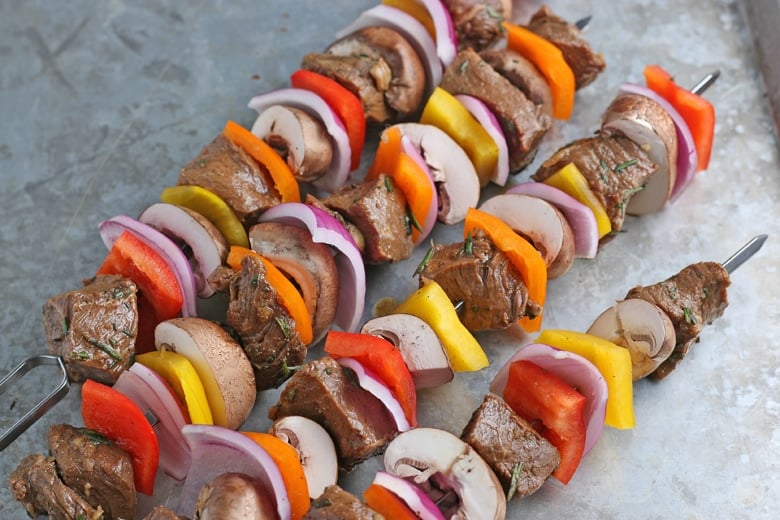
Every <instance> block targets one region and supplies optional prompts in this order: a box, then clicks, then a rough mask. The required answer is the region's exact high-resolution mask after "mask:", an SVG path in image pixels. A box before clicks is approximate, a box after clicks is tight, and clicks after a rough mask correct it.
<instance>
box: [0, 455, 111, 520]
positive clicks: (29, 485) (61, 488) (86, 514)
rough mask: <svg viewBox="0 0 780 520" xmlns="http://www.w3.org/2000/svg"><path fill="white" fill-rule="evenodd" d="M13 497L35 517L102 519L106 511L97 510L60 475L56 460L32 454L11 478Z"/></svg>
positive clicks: (54, 519) (63, 519) (58, 519)
mask: <svg viewBox="0 0 780 520" xmlns="http://www.w3.org/2000/svg"><path fill="white" fill-rule="evenodd" d="M8 482H9V484H10V486H11V494H12V495H13V497H14V498H15V499H16V500H18V501H19V502H21V503H22V505H23V506H24V509H25V510H26V511H27V514H28V515H30V517H31V518H35V517H36V516H41V515H49V517H50V518H51V519H52V520H73V519H74V518H79V519H82V518H83V519H84V520H102V518H103V510H102V509H101V508H100V507H98V508H93V507H92V506H91V505H89V503H88V502H87V501H86V500H84V498H83V497H82V496H81V495H79V494H78V493H77V492H76V491H74V490H73V489H71V488H69V487H68V486H66V485H65V483H63V482H62V480H61V479H60V477H59V476H58V475H57V468H56V466H55V464H54V457H46V456H44V455H41V454H38V453H36V454H33V455H28V456H26V457H25V458H24V459H22V461H21V462H20V463H19V465H18V466H17V467H16V469H14V471H13V473H11V477H10V478H9V479H8Z"/></svg>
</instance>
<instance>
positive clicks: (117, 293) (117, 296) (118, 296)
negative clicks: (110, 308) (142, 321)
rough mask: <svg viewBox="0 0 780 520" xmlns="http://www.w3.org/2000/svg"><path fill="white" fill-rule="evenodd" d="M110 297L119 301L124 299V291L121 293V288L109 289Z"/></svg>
mask: <svg viewBox="0 0 780 520" xmlns="http://www.w3.org/2000/svg"><path fill="white" fill-rule="evenodd" d="M111 296H113V297H114V299H115V300H120V299H122V298H124V297H125V291H123V290H122V288H121V287H114V288H113V289H111Z"/></svg>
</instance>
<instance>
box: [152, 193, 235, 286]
mask: <svg viewBox="0 0 780 520" xmlns="http://www.w3.org/2000/svg"><path fill="white" fill-rule="evenodd" d="M138 220H139V221H140V222H143V223H144V224H146V225H147V226H151V227H153V228H154V229H156V230H157V231H159V232H160V233H162V234H164V235H165V236H167V237H168V238H170V239H171V240H173V241H174V242H175V243H176V244H182V243H184V244H186V246H187V247H186V248H185V252H187V253H188V254H187V257H188V260H189V261H190V265H191V266H192V274H193V275H195V287H196V288H197V290H198V296H200V297H201V298H208V297H210V296H212V295H213V294H214V289H213V288H212V287H211V285H209V283H208V277H209V275H210V274H211V273H212V272H213V271H214V269H216V268H217V267H219V266H220V265H222V263H223V262H224V261H225V259H226V258H227V254H228V244H227V240H225V236H224V235H223V234H222V233H221V232H220V231H219V230H218V229H217V228H216V226H215V225H214V224H212V223H211V221H210V220H208V219H207V218H206V217H204V216H203V215H201V214H200V213H197V212H195V211H192V210H189V209H187V208H184V207H182V206H177V205H175V204H168V203H165V202H159V203H157V204H152V205H151V206H149V207H148V208H146V209H145V210H144V211H143V213H141V215H140V216H139V217H138Z"/></svg>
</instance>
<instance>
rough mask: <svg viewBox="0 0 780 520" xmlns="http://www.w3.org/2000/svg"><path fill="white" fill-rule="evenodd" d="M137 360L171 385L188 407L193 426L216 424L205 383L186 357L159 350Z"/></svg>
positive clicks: (139, 356)
mask: <svg viewBox="0 0 780 520" xmlns="http://www.w3.org/2000/svg"><path fill="white" fill-rule="evenodd" d="M135 360H136V362H138V363H141V364H142V365H144V366H145V367H147V368H149V369H150V370H154V371H155V372H156V373H157V374H158V375H159V376H160V377H162V378H163V379H164V380H165V382H166V383H168V385H170V387H171V388H172V389H173V391H174V393H175V394H176V396H177V397H178V398H179V401H180V402H181V403H182V404H184V405H185V406H186V408H187V412H188V413H189V415H190V422H191V423H192V424H214V419H213V417H212V415H211V408H209V401H208V399H207V398H206V391H205V390H204V388H203V383H201V381H200V377H198V373H197V372H196V371H195V367H193V366H192V363H190V361H189V360H188V359H187V358H186V357H184V356H182V355H181V354H177V353H176V352H172V351H170V350H157V351H154V352H146V353H144V354H138V355H136V356H135Z"/></svg>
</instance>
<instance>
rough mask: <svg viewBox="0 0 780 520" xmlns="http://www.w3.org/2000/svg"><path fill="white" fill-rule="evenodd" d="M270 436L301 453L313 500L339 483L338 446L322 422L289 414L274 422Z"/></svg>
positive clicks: (310, 495)
mask: <svg viewBox="0 0 780 520" xmlns="http://www.w3.org/2000/svg"><path fill="white" fill-rule="evenodd" d="M270 433H271V434H273V435H275V436H276V437H278V438H280V439H281V440H283V441H284V442H286V443H287V444H289V445H291V446H292V447H293V448H295V449H296V450H297V451H298V453H299V454H300V459H301V464H302V465H303V472H304V474H305V475H306V484H307V486H308V487H309V497H310V498H312V499H315V498H318V497H319V496H321V495H322V494H323V493H324V492H325V488H327V487H328V486H332V485H334V484H336V483H337V481H338V472H339V466H338V458H337V455H336V447H335V445H334V444H333V439H331V438H330V434H328V432H327V431H326V430H325V428H323V427H322V426H320V425H319V423H317V422H315V421H312V420H311V419H309V418H307V417H303V416H300V415H288V416H287V417H282V418H281V419H277V420H276V421H274V423H273V424H272V425H271V429H270Z"/></svg>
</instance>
